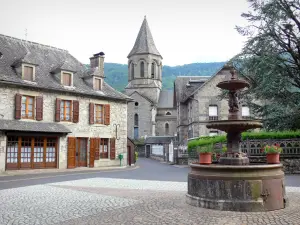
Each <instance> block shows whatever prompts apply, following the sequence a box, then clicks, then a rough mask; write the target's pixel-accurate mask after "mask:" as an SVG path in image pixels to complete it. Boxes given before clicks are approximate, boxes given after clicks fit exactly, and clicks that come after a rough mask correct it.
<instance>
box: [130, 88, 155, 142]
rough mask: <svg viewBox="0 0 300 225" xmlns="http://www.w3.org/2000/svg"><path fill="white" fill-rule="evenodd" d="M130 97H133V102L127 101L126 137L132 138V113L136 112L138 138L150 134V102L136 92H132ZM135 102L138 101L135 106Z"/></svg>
mask: <svg viewBox="0 0 300 225" xmlns="http://www.w3.org/2000/svg"><path fill="white" fill-rule="evenodd" d="M131 98H133V99H134V102H128V119H127V127H128V131H127V133H128V137H129V138H131V139H134V115H135V114H138V117H139V121H138V130H139V138H141V137H144V136H145V135H147V136H152V122H151V109H152V107H151V103H150V102H149V101H148V100H146V99H145V98H143V97H142V96H141V95H139V94H138V93H134V94H133V95H132V96H131ZM135 102H137V103H138V106H135Z"/></svg>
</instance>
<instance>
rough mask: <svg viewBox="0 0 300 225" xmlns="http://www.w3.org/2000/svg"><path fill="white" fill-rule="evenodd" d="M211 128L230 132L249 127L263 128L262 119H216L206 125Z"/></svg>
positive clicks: (240, 130) (241, 130) (244, 129)
mask: <svg viewBox="0 0 300 225" xmlns="http://www.w3.org/2000/svg"><path fill="white" fill-rule="evenodd" d="M206 127H207V128H210V129H218V130H222V131H225V132H226V133H228V132H232V131H233V132H243V131H246V130H249V129H255V128H261V127H262V123H261V121H260V120H214V121H210V122H208V124H207V125H206Z"/></svg>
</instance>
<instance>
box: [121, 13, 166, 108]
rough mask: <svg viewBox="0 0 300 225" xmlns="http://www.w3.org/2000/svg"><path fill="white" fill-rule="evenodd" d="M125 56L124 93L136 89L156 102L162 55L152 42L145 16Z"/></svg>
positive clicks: (159, 87) (160, 86) (160, 84)
mask: <svg viewBox="0 0 300 225" xmlns="http://www.w3.org/2000/svg"><path fill="white" fill-rule="evenodd" d="M127 58H128V85H127V86H126V88H125V91H126V94H127V95H129V96H130V95H131V94H132V93H133V92H135V91H136V92H139V93H140V94H142V95H144V96H146V97H147V98H149V99H150V100H151V101H152V102H153V103H154V104H157V103H158V99H159V95H160V91H161V88H162V56H161V55H160V53H159V52H158V50H157V48H156V46H155V44H154V40H153V37H152V34H151V31H150V28H149V25H148V22H147V19H146V16H145V18H144V21H143V23H142V26H141V28H140V31H139V33H138V36H137V38H136V41H135V44H134V46H133V48H132V50H131V51H130V53H129V55H128V56H127Z"/></svg>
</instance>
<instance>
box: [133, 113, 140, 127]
mask: <svg viewBox="0 0 300 225" xmlns="http://www.w3.org/2000/svg"><path fill="white" fill-rule="evenodd" d="M134 126H135V127H138V126H139V115H138V114H135V115H134Z"/></svg>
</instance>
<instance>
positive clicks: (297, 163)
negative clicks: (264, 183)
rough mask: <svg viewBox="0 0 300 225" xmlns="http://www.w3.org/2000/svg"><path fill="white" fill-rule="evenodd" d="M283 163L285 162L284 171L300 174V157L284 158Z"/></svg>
mask: <svg viewBox="0 0 300 225" xmlns="http://www.w3.org/2000/svg"><path fill="white" fill-rule="evenodd" d="M281 163H282V164H283V171H284V173H286V174H300V159H284V160H282V161H281Z"/></svg>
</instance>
